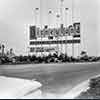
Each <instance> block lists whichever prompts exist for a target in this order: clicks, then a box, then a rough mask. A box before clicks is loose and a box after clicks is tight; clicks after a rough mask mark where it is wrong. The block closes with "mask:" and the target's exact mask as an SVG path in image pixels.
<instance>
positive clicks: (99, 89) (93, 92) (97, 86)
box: [76, 77, 100, 99]
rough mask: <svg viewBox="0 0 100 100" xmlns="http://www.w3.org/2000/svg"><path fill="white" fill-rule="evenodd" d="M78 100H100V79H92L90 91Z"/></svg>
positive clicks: (81, 95) (83, 93) (82, 94)
mask: <svg viewBox="0 0 100 100" xmlns="http://www.w3.org/2000/svg"><path fill="white" fill-rule="evenodd" d="M76 99H100V77H96V78H92V79H91V80H90V83H89V89H88V90H87V91H86V92H82V93H81V94H80V95H79V96H78V97H77V98H76Z"/></svg>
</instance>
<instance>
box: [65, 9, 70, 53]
mask: <svg viewBox="0 0 100 100" xmlns="http://www.w3.org/2000/svg"><path fill="white" fill-rule="evenodd" d="M68 10H69V9H68V8H65V22H66V24H65V26H66V30H67V12H68ZM65 35H66V36H65V40H66V42H67V35H68V34H65ZM65 53H67V43H65Z"/></svg>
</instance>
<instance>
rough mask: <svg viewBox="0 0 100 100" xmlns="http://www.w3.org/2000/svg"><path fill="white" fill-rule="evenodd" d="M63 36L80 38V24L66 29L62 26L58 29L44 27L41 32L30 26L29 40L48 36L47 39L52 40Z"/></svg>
mask: <svg viewBox="0 0 100 100" xmlns="http://www.w3.org/2000/svg"><path fill="white" fill-rule="evenodd" d="M39 33H40V34H39ZM65 35H69V36H73V37H74V38H76V37H80V23H79V22H78V23H74V24H73V25H69V27H68V28H64V27H63V24H62V25H61V28H60V29H56V28H55V29H48V26H47V25H46V26H45V27H44V29H43V30H39V29H38V30H37V27H36V26H30V40H34V39H37V38H38V37H39V36H40V37H46V36H48V39H53V37H58V36H65Z"/></svg>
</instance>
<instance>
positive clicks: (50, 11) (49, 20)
mask: <svg viewBox="0 0 100 100" xmlns="http://www.w3.org/2000/svg"><path fill="white" fill-rule="evenodd" d="M48 14H49V16H48V24H49V30H50V26H51V24H50V23H51V15H52V10H49V12H48ZM50 34H51V33H50V32H49V36H50ZM49 48H51V44H49ZM49 53H50V52H49Z"/></svg>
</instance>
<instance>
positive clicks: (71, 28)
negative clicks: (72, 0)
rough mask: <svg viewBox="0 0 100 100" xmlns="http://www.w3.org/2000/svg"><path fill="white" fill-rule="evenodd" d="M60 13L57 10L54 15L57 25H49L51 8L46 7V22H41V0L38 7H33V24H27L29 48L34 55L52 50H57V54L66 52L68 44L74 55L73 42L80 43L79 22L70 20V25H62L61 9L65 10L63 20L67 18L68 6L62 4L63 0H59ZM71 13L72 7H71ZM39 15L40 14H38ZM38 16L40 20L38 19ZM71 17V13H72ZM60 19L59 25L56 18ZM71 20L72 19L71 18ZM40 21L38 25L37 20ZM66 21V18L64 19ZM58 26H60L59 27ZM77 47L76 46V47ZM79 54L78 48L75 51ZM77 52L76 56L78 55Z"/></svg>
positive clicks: (49, 52) (52, 51)
mask: <svg viewBox="0 0 100 100" xmlns="http://www.w3.org/2000/svg"><path fill="white" fill-rule="evenodd" d="M59 2H60V6H59V7H60V8H59V10H60V14H59V13H58V12H57V13H56V14H55V16H56V19H57V21H56V24H57V27H51V25H50V19H51V17H50V16H51V15H52V13H54V12H53V10H52V9H48V11H47V17H48V24H46V25H43V24H42V14H41V9H42V6H43V5H41V0H40V8H35V9H34V16H35V24H34V25H30V26H29V49H30V54H34V55H36V56H38V55H39V56H40V55H41V56H42V55H48V54H52V53H54V52H58V54H61V53H64V54H68V48H69V47H68V46H69V45H70V46H71V47H72V49H71V50H69V51H72V52H71V54H70V56H74V44H80V43H81V39H80V37H81V31H80V22H74V21H72V25H67V24H66V25H64V23H63V22H64V21H63V19H64V17H63V10H64V12H65V16H66V17H65V20H66V19H67V15H68V11H69V8H66V7H64V6H63V4H64V0H60V1H59ZM72 13H73V8H72ZM39 15H40V16H39ZM38 17H40V20H38ZM72 18H73V14H72ZM59 19H60V25H59V23H58V20H59ZM72 20H73V19H72ZM39 21H40V26H39V25H38V23H37V22H39ZM66 23H67V20H66ZM59 26H60V27H59ZM77 48H78V47H77ZM77 52H78V54H79V52H80V51H79V50H78V51H77ZM78 54H77V56H79V55H78Z"/></svg>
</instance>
